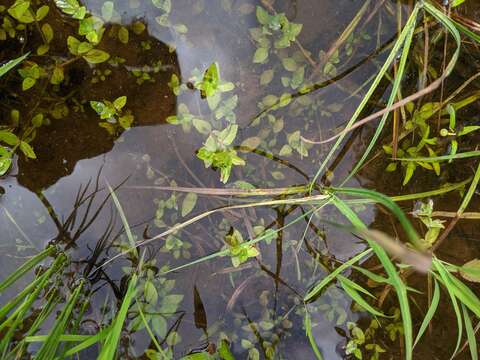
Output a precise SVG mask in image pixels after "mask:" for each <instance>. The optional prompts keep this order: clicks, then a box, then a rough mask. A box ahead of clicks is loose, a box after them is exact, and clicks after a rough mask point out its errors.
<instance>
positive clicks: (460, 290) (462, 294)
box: [440, 261, 480, 318]
mask: <svg viewBox="0 0 480 360" xmlns="http://www.w3.org/2000/svg"><path fill="white" fill-rule="evenodd" d="M440 263H442V262H441V261H440ZM441 265H442V266H444V265H443V263H442V264H441ZM443 269H444V270H445V274H446V277H447V278H448V280H449V282H450V285H451V289H452V292H453V293H454V294H455V296H456V297H457V298H458V300H460V301H461V302H462V303H463V304H465V306H467V307H468V309H469V310H470V311H471V312H473V313H474V314H475V315H476V316H477V317H478V318H480V299H479V298H478V296H477V295H475V293H474V292H473V291H472V290H471V289H470V288H469V287H468V286H466V285H465V284H464V283H463V282H461V281H460V280H459V279H457V278H456V277H455V276H453V275H452V274H451V273H450V272H449V271H448V270H447V268H445V267H444V268H443Z"/></svg>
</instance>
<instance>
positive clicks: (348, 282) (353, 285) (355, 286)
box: [337, 275, 375, 299]
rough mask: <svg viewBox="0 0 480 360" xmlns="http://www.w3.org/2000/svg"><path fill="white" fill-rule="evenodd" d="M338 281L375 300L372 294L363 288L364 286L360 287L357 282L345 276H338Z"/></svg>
mask: <svg viewBox="0 0 480 360" xmlns="http://www.w3.org/2000/svg"><path fill="white" fill-rule="evenodd" d="M337 279H338V280H339V281H340V282H341V283H345V284H346V285H347V286H349V287H351V288H353V289H355V290H356V291H359V292H361V293H364V294H365V295H367V296H369V297H371V298H372V299H375V296H374V295H373V294H372V293H371V292H370V291H368V290H367V289H365V288H363V287H362V286H360V285H359V284H357V283H356V282H354V281H352V280H350V279H349V278H346V277H345V276H343V275H338V276H337Z"/></svg>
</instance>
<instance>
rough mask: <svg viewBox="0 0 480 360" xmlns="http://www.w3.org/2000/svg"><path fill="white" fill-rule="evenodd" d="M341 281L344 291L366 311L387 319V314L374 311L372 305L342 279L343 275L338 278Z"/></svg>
mask: <svg viewBox="0 0 480 360" xmlns="http://www.w3.org/2000/svg"><path fill="white" fill-rule="evenodd" d="M337 278H338V280H339V281H340V285H342V288H343V290H345V292H346V293H347V295H348V296H350V297H351V298H352V300H353V301H355V302H356V303H357V304H358V305H360V306H361V307H362V308H363V309H365V311H367V312H369V313H370V314H372V315H373V316H381V317H386V316H385V314H383V313H381V312H380V311H378V310H376V309H374V308H373V307H372V305H370V304H369V303H368V302H366V301H365V299H363V298H362V297H361V296H360V294H359V293H358V291H357V290H355V288H353V287H351V286H350V285H349V283H348V282H346V281H345V279H346V278H344V277H342V276H341V275H340V276H338V277H337Z"/></svg>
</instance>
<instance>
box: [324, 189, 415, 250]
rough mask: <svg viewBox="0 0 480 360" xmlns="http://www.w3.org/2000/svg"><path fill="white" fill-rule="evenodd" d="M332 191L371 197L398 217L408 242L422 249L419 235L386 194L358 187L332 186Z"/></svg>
mask: <svg viewBox="0 0 480 360" xmlns="http://www.w3.org/2000/svg"><path fill="white" fill-rule="evenodd" d="M332 191H333V192H335V193H339V194H346V195H353V196H358V197H361V198H367V199H371V200H373V201H375V202H377V203H379V204H381V205H383V206H385V207H386V208H387V209H389V210H390V211H391V212H392V213H393V215H395V217H396V218H397V219H398V221H399V222H400V224H401V225H402V227H403V229H404V230H405V232H406V234H407V236H408V238H409V240H410V242H411V243H412V244H413V245H415V246H416V247H417V248H418V249H423V247H424V246H423V245H422V244H421V242H420V237H419V236H418V233H417V231H416V230H415V228H414V227H413V226H412V224H411V223H410V221H409V220H408V219H407V217H406V216H405V214H404V213H403V211H402V210H401V209H400V207H399V206H398V205H397V204H395V203H394V202H393V201H392V199H390V198H389V197H388V196H386V195H383V194H380V193H378V192H376V191H372V190H367V189H359V188H347V187H344V188H332Z"/></svg>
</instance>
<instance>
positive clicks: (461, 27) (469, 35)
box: [452, 20, 480, 43]
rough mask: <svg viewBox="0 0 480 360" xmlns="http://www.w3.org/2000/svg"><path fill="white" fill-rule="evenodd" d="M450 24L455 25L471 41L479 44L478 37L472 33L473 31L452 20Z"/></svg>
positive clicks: (479, 39) (479, 38) (479, 37)
mask: <svg viewBox="0 0 480 360" xmlns="http://www.w3.org/2000/svg"><path fill="white" fill-rule="evenodd" d="M452 22H453V23H454V24H455V27H456V28H457V29H458V30H459V31H460V32H462V33H463V34H465V35H466V36H468V37H469V38H470V39H472V40H473V41H475V42H477V43H480V35H478V34H476V33H474V32H473V31H471V30H470V29H469V28H467V27H466V26H463V25H462V24H460V23H459V22H457V21H455V20H452Z"/></svg>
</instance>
